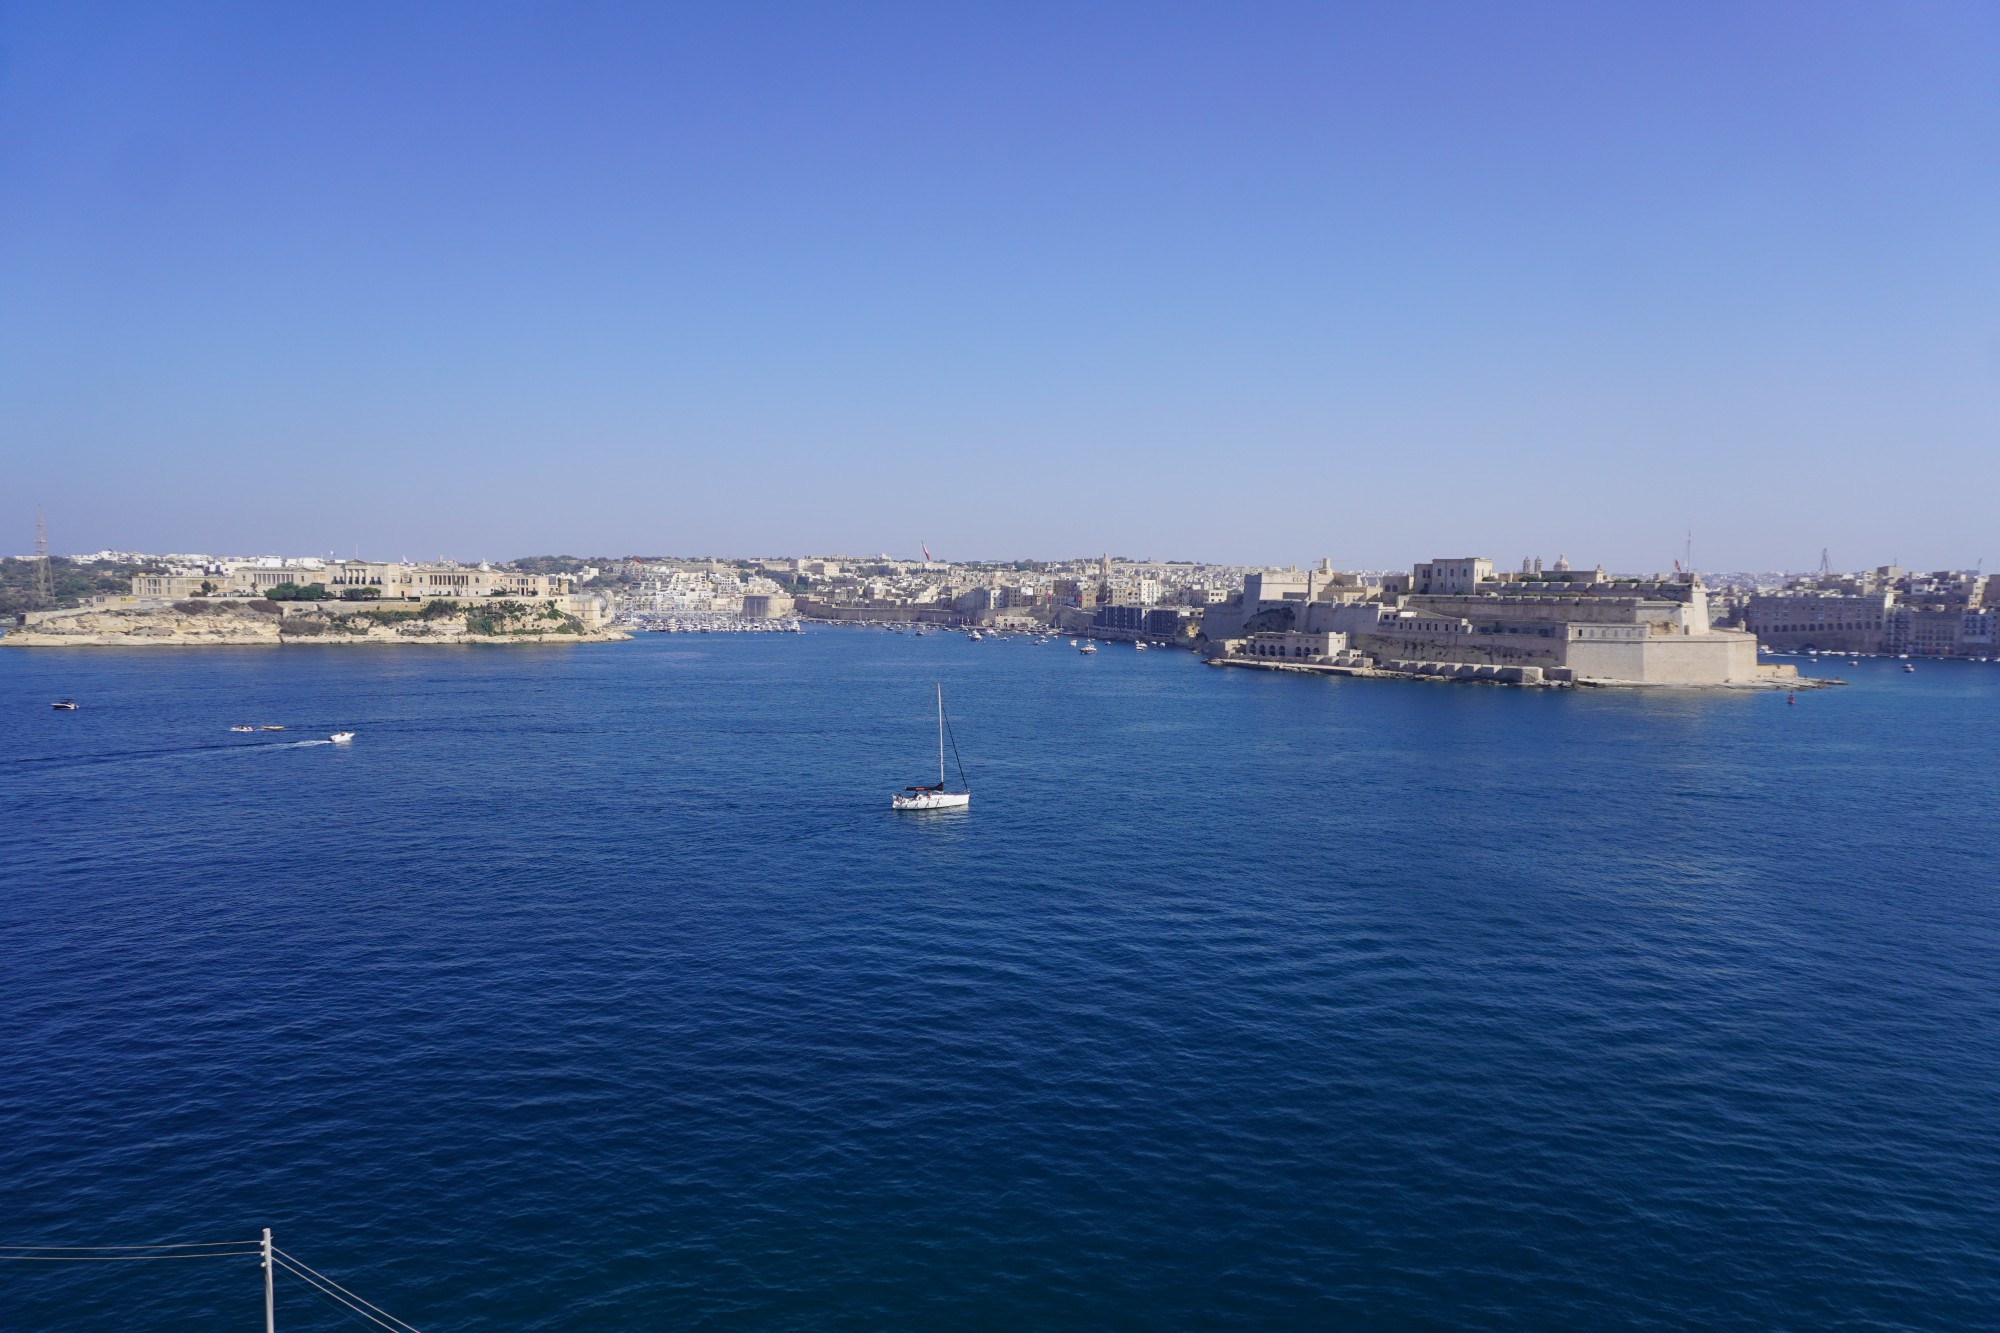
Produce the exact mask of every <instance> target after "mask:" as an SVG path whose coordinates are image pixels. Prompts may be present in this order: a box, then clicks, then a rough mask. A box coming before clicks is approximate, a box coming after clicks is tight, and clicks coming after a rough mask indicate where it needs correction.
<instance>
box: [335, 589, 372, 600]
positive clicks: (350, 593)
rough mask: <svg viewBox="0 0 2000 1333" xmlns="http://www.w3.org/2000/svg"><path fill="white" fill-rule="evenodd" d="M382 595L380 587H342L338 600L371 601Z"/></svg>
mask: <svg viewBox="0 0 2000 1333" xmlns="http://www.w3.org/2000/svg"><path fill="white" fill-rule="evenodd" d="M381 596H382V590H381V589H380V588H342V589H341V590H340V600H341V601H343V602H373V601H377V600H379V599H380V598H381Z"/></svg>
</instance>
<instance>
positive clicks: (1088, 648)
mask: <svg viewBox="0 0 2000 1333" xmlns="http://www.w3.org/2000/svg"><path fill="white" fill-rule="evenodd" d="M1077 651H1078V652H1080V653H1082V654H1083V655H1084V656H1085V657H1088V656H1090V655H1091V654H1092V653H1094V652H1096V651H1097V645H1096V644H1094V643H1086V644H1084V645H1083V646H1082V647H1081V648H1078V649H1077Z"/></svg>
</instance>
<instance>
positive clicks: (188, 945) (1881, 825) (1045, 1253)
mask: <svg viewBox="0 0 2000 1333" xmlns="http://www.w3.org/2000/svg"><path fill="white" fill-rule="evenodd" d="M1842 670H1843V671H1844V672H1845V674H1847V675H1848V676H1849V677H1851V678H1852V679H1853V681H1854V683H1853V684H1852V685H1850V686H1849V687H1847V688H1845V689H1840V690H1831V691H1823V692H1813V693H1807V694H1802V695H1800V696H1799V699H1798V702H1797V704H1796V705H1795V706H1788V705H1787V704H1786V702H1785V698H1784V696H1783V695H1765V694H1758V695H1725V696H1704V695H1697V694H1684V693H1673V692H1660V693H1626V692H1609V691H1605V692H1578V693H1554V692H1551V693H1538V692H1526V691H1517V690H1505V689H1497V688H1491V687H1478V686H1442V685H1424V684H1389V683H1380V682H1342V681H1327V680H1318V679H1308V678H1301V677H1295V676H1282V675H1274V674H1267V673H1262V672H1251V671H1223V670H1216V669H1212V668H1206V667H1204V666H1202V665H1200V664H1199V663H1198V662H1196V661H1195V660H1193V659H1192V658H1189V657H1187V656H1185V655H1182V654H1170V653H1164V652H1152V653H1135V652H1132V651H1130V650H1128V649H1121V648H1107V649H1105V651H1103V652H1102V653H1100V654H1098V655H1097V656H1096V657H1095V658H1084V657H1082V656H1080V655H1079V654H1077V653H1075V652H1074V651H1072V650H1070V649H1069V648H1067V647H1066V646H1064V645H1061V644H1051V645H1048V646H1043V647H1036V646H1034V645H1032V644H1030V643H1027V642H1025V641H1011V642H1010V641H1002V642H988V643H983V644H976V643H971V642H968V641H966V640H964V639H962V638H959V637H956V636H944V635H929V636H926V637H924V638H922V639H912V638H903V637H898V636H892V635H886V634H880V633H872V632H863V631H838V630H828V631H822V632H817V633H810V634H807V635H805V636H801V637H793V636H768V637H745V638H731V637H718V636H705V637H703V636H696V637H681V636H656V637H651V638H646V639H643V640H640V641H636V642H633V643H629V644H610V645H599V646H572V647H570V648H551V649H520V650H480V649H437V650H418V649H404V650H394V649H387V650H375V649H367V648H352V647H340V648H325V649H314V648H309V647H287V648H283V649H275V650H206V651H203V650H181V651H173V650H156V651H139V650H134V651H122V650H96V651H92V650H39V649H31V650H17V651H0V1041H4V1046H0V1241H7V1242H28V1243H66V1242H109V1243H121V1242H134V1241H161V1240H180V1239H188V1240H214V1239H232V1238H235V1237H238V1236H254V1235H255V1234H256V1232H257V1230H258V1228H260V1227H263V1226H267V1225H268V1226H271V1227H272V1228H274V1229H275V1231H276V1233H277V1236H278V1242H279V1244H280V1245H281V1246H284V1247H285V1248H286V1249H288V1250H290V1251H291V1252H292V1253H294V1254H296V1255H298V1256H300V1257H301V1258H303V1259H305V1260H306V1261H307V1262H308V1263H311V1264H313V1265H314V1266H315V1267H317V1268H319V1269H321V1270H323V1271H325V1272H327V1273H330V1274H332V1275H333V1276H335V1277H337V1278H339V1279H340V1280H342V1281H343V1282H345V1283H346V1284H347V1285H348V1286H349V1287H351V1288H353V1289H354V1290H356V1291H358V1292H360V1293H361V1294H362V1295H364V1296H366V1297H368V1298H369V1299H370V1300H373V1301H374V1302H376V1303H377V1304H379V1305H381V1306H383V1307H385V1308H386V1309H388V1310H389V1311H391V1312H392V1313H394V1314H396V1315H399V1316H401V1317H402V1318H404V1319H407V1320H409V1321H410V1322H411V1323H413V1324H415V1325H417V1326H418V1327H420V1328H423V1329H425V1330H427V1331H434V1330H441V1329H503V1328H506V1329H564V1330H583V1329H605V1328H625V1327H630V1328H641V1327H663V1328H664V1327H756V1328H814V1329H818V1328H855V1329H860V1328H881V1327H910V1326H930V1327H981V1328H995V1329H999V1328H1009V1329H1011V1328H1022V1327H1076V1328H1094V1327H1102V1328H1131V1329H1138V1328H1156V1327H1170V1326H1171V1327H1221V1326H1237V1327H1276V1326H1294V1327H1305V1326H1316V1327H1379V1328H1412V1327H1435V1328H1447V1327H1467V1328H1503V1327H1504V1328H1523V1327H1526V1328H1576V1329H1585V1328H1589V1329H1595V1328H1604V1327H1613V1326H1617V1327H1634V1328H1695V1327H1716V1326H1736V1327H1767V1328H1778V1327H1786V1328H1825V1327H1856V1328H1859V1327H1880V1326H1901V1327H1911V1328H1918V1327H1922V1328H1956V1327H1971V1326H1975V1325H1985V1326H1989V1327H1991V1326H1993V1324H1994V1322H1995V1319H1996V1316H1995V1310H1996V1308H2000V1258H1996V1241H1997V1240H2000V1136H1997V1135H1996V1131H2000V1027H1996V1019H2000V999H1996V987H2000V935H1996V927H2000V905H1996V900H1997V899H2000V866H1996V855H2000V838H1996V832H2000V815H1996V810H2000V773H1997V772H1996V766H1995V761H1996V756H2000V666H1980V665H1976V664H1929V663H1926V664H1924V665H1923V668H1922V669H1921V670H1920V671H1919V673H1918V674H1916V675H1914V676H1909V675H1904V674H1902V673H1901V672H1899V671H1896V670H1894V669H1893V666H1892V664H1887V663H1879V664H1878V663H1864V664H1863V665H1862V666H1860V667H1858V668H1842ZM940 679H941V680H942V681H943V682H944V686H945V691H946V697H947V700H948V702H949V703H950V704H951V706H952V708H953V713H954V721H955V723H956V726H957V732H958V737H959V740H960V743H961V745H962V747H963V749H964V751H965V762H966V765H967V768H968V769H969V770H970V773H971V777H972V782H973V786H974V790H975V792H976V793H977V795H976V797H975V804H974V807H973V809H972V810H971V811H970V812H969V813H966V814H958V815H954V814H944V815H929V816H922V815H920V816H896V815H892V814H891V813H890V811H889V810H888V808H887V803H888V795H889V792H890V791H891V789H893V788H894V787H896V786H898V785H900V784H902V783H904V782H911V781H918V780H924V778H925V774H926V772H927V769H926V765H934V764H935V753H934V749H933V746H934V736H933V732H932V730H931V726H932V721H931V713H930V707H931V697H930V691H931V682H932V681H933V680H940ZM60 695H73V696H75V697H76V698H77V699H78V700H80V701H81V702H82V704H83V707H82V709H81V710H80V711H78V712H75V713H56V712H53V711H52V710H50V709H49V708H48V707H47V703H48V700H49V699H51V698H54V697H57V696H60ZM236 722H251V723H263V722H273V723H283V724H284V725H285V726H286V727H287V728H288V729H287V730H286V731H285V732H283V733H262V732H260V733H257V734H255V735H251V736H238V735H232V734H231V733H229V731H228V727H229V725H230V724H231V723H236ZM336 727H352V728H354V729H356V730H357V731H358V732H359V736H358V739H357V740H356V741H355V742H354V744H353V745H352V746H351V747H335V746H331V745H314V744H300V743H299V742H302V741H308V740H311V739H313V738H315V737H318V736H323V735H324V734H325V733H326V732H328V731H330V730H332V729H334V728H336ZM931 771H934V769H933V770H931ZM278 1309H279V1321H278V1322H279V1326H280V1327H281V1328H288V1329H295V1330H296V1329H314V1328H329V1329H331V1328H339V1327H352V1326H354V1325H353V1324H351V1323H350V1322H348V1319H347V1316H345V1315H343V1314H342V1313H341V1312H340V1311H338V1310H336V1309H333V1308H332V1307H329V1306H327V1305H325V1304H323V1303H321V1302H320V1300H319V1299H318V1298H317V1297H315V1296H314V1295H313V1294H312V1293H311V1292H309V1291H307V1290H305V1289H304V1288H302V1287H300V1286H298V1285H297V1284H296V1283H291V1282H289V1281H288V1280H286V1279H281V1280H280V1284H279V1292H278ZM261 1315H262V1293H261V1278H260V1275H259V1273H258V1271H257V1269H256V1266H255V1263H254V1261H253V1260H230V1261H214V1262H195V1263H178V1264H164V1263H160V1264H153V1263H148V1264H116V1265H76V1266H71V1265H55V1264H0V1326H4V1327H6V1328H8V1329H10V1330H14V1329H18V1330H43V1329H81V1328H92V1329H109V1328H117V1329H123V1330H165V1329H189V1330H193V1329H202V1330H208V1329H219V1328H254V1327H258V1326H260V1325H259V1322H258V1321H259V1320H260V1319H261Z"/></svg>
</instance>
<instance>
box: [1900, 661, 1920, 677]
mask: <svg viewBox="0 0 2000 1333" xmlns="http://www.w3.org/2000/svg"><path fill="white" fill-rule="evenodd" d="M1903 670H1905V671H1907V672H1909V673H1910V674H1911V675H1913V676H1914V675H1915V674H1916V673H1917V669H1916V668H1915V667H1913V666H1911V665H1910V664H1909V663H1908V662H1905V663H1903Z"/></svg>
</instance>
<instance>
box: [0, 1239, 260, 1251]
mask: <svg viewBox="0 0 2000 1333" xmlns="http://www.w3.org/2000/svg"><path fill="white" fill-rule="evenodd" d="M263 1243H264V1242H262V1241H260V1240H179V1241H162V1242H160V1243H159V1244H158V1245H8V1244H6V1243H5V1242H0V1250H214V1249H220V1248H221V1247H223V1246H225V1245H262V1244H263Z"/></svg>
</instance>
